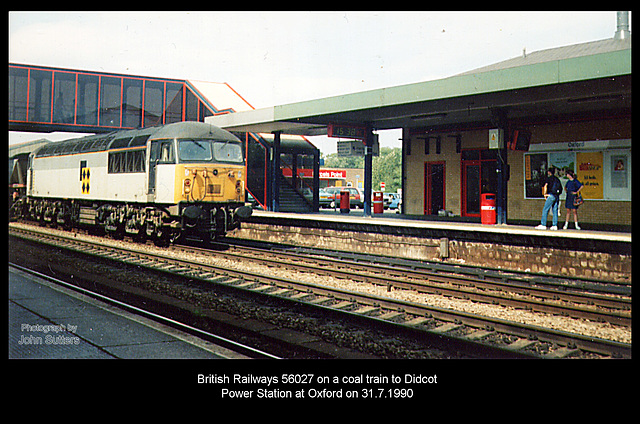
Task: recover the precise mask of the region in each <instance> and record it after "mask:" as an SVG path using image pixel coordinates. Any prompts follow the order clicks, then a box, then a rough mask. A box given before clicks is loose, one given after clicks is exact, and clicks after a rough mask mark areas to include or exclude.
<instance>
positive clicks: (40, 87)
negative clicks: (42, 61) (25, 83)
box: [29, 69, 53, 122]
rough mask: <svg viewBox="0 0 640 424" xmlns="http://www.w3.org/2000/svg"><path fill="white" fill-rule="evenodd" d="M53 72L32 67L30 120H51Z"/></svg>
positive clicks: (30, 78) (30, 77)
mask: <svg viewBox="0 0 640 424" xmlns="http://www.w3.org/2000/svg"><path fill="white" fill-rule="evenodd" d="M52 78H53V72H51V71H40V70H36V69H32V70H31V73H30V76H29V122H51V79H52Z"/></svg>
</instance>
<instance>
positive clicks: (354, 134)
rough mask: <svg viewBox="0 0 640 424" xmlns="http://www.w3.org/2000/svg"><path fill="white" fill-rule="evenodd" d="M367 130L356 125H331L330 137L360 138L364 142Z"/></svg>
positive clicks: (329, 129)
mask: <svg viewBox="0 0 640 424" xmlns="http://www.w3.org/2000/svg"><path fill="white" fill-rule="evenodd" d="M365 135H366V128H365V127H359V126H354V125H340V124H329V128H328V136H329V137H336V138H359V139H362V140H364V138H365Z"/></svg>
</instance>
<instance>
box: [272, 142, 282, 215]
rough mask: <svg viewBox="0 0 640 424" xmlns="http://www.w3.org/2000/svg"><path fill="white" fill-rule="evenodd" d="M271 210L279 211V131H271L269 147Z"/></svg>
mask: <svg viewBox="0 0 640 424" xmlns="http://www.w3.org/2000/svg"><path fill="white" fill-rule="evenodd" d="M271 154H272V155H273V156H272V157H271V211H273V212H279V211H280V174H281V173H282V171H281V170H280V131H275V132H274V133H273V147H272V148H271Z"/></svg>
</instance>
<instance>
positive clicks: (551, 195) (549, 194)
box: [536, 166, 562, 230]
mask: <svg viewBox="0 0 640 424" xmlns="http://www.w3.org/2000/svg"><path fill="white" fill-rule="evenodd" d="M560 193H562V183H561V182H560V180H559V179H558V177H556V169H555V168H554V167H553V166H552V167H550V168H549V169H547V182H546V183H545V185H544V187H542V194H543V195H544V197H545V198H546V199H547V200H546V201H545V202H544V208H542V220H541V221H540V225H538V226H537V227H536V229H537V230H546V229H547V215H548V214H549V209H552V208H553V210H552V212H553V222H552V224H553V225H552V226H551V228H550V229H551V230H557V229H558V206H559V205H560Z"/></svg>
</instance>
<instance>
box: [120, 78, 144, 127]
mask: <svg viewBox="0 0 640 424" xmlns="http://www.w3.org/2000/svg"><path fill="white" fill-rule="evenodd" d="M122 84H123V86H122V96H123V99H122V105H123V106H122V107H123V109H122V126H123V127H128V128H139V127H141V126H142V80H136V79H130V78H125V79H124V81H123V83H122Z"/></svg>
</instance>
